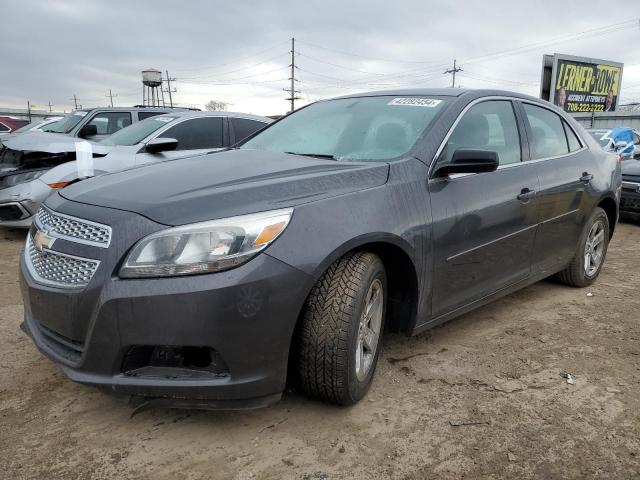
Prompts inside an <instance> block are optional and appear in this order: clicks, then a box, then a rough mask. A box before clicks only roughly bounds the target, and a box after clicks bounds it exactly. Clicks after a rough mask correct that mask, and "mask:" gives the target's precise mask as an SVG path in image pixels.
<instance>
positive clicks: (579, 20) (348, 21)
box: [0, 0, 640, 114]
mask: <svg viewBox="0 0 640 480" xmlns="http://www.w3.org/2000/svg"><path fill="white" fill-rule="evenodd" d="M524 3H525V2H518V1H513V0H492V1H491V2H488V1H486V0H477V1H451V0H435V1H434V0H411V1H408V0H407V1H403V0H395V1H389V0H363V1H348V0H341V1H334V0H321V1H315V0H305V1H293V0H290V1H289V0H288V1H282V0H270V1H240V0H238V1H234V2H229V1H188V0H175V1H164V0H154V1H153V2H151V1H149V2H147V1H132V0H127V1H120V0H115V1H114V0H111V1H106V0H105V1H99V0H95V1H76V0H50V1H44V0H42V1H31V0H2V4H1V6H0V31H1V32H2V43H3V47H2V49H0V71H1V72H2V81H1V87H0V107H24V106H25V104H26V101H27V100H30V101H31V102H32V103H35V104H36V105H37V106H38V108H48V107H47V106H46V105H47V104H48V103H49V102H51V103H53V104H54V105H55V106H54V107H53V108H54V110H58V111H61V110H67V111H68V110H69V109H71V108H72V107H73V101H72V97H73V95H74V94H75V95H77V97H78V101H79V103H80V104H82V105H83V106H84V107H91V106H99V105H107V104H108V102H109V100H108V99H107V98H106V97H105V94H106V93H108V91H109V89H111V90H112V92H113V93H114V94H115V95H117V97H115V98H114V104H115V105H116V106H118V105H121V106H125V105H127V106H128V105H133V104H136V103H142V86H141V74H140V71H141V70H143V69H145V68H149V67H152V68H156V69H159V70H162V71H165V70H168V71H169V74H170V76H171V77H175V78H176V81H175V82H174V84H173V85H172V86H175V87H176V89H177V92H176V93H174V94H173V95H174V102H176V103H178V104H180V105H188V106H196V107H203V105H204V104H205V103H206V102H208V101H209V100H212V99H215V100H220V101H224V102H228V103H229V104H230V106H229V110H234V111H242V112H251V113H257V114H281V113H285V112H286V111H287V109H288V103H287V102H285V100H284V98H285V97H286V96H287V94H286V93H285V92H283V91H282V89H283V88H287V87H288V86H289V83H288V81H287V78H288V77H289V76H290V75H289V73H290V72H289V69H288V65H289V64H290V60H291V56H290V53H289V50H290V42H291V40H290V39H291V37H295V38H296V51H297V52H298V54H297V55H296V58H295V61H296V65H298V66H299V69H298V70H296V77H297V78H299V80H300V82H299V83H297V84H296V87H297V89H299V90H300V91H301V93H300V96H301V97H302V100H300V101H299V103H298V105H302V104H304V103H307V102H309V101H313V100H316V99H319V98H326V97H330V96H336V95H340V94H345V93H351V92H356V91H365V90H380V89H385V88H392V87H396V86H418V87H420V86H431V87H443V86H448V85H450V83H451V77H450V75H445V74H443V71H444V70H445V69H446V68H447V65H448V64H451V63H452V62H453V59H454V58H457V59H458V63H459V65H460V66H461V67H462V68H463V69H464V71H463V72H460V73H459V74H458V77H457V79H456V80H457V83H458V84H459V85H461V86H462V87H468V88H479V87H492V88H503V89H508V90H515V91H520V92H525V93H529V94H533V95H538V94H539V88H540V87H539V81H540V68H541V62H542V54H543V53H554V52H558V53H567V54H573V55H580V56H590V57H595V58H602V59H608V60H615V61H619V62H623V63H624V64H625V70H624V73H623V80H622V94H621V101H622V102H628V101H639V100H640V47H639V46H640V26H639V24H638V18H637V17H638V16H640V9H638V0H618V1H615V2H614V1H611V0H607V1H595V0H576V1H573V0H564V1H562V2H558V1H556V0H552V1H548V0H537V1H535V2H533V1H530V2H526V5H523V4H524ZM634 16H635V18H634ZM622 22H627V23H622ZM614 24H617V25H615V26H612V25H614ZM520 47H522V48H520ZM167 100H168V99H167Z"/></svg>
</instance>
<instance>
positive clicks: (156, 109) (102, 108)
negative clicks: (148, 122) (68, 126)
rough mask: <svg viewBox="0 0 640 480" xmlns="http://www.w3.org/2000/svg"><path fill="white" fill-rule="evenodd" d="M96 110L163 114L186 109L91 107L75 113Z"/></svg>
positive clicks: (80, 109)
mask: <svg viewBox="0 0 640 480" xmlns="http://www.w3.org/2000/svg"><path fill="white" fill-rule="evenodd" d="M94 110H101V111H106V112H158V111H159V112H162V113H169V112H172V111H174V110H175V111H177V112H184V111H185V110H187V109H185V108H181V107H173V108H172V107H91V108H79V109H77V110H74V112H93V111H94ZM72 113H73V112H72Z"/></svg>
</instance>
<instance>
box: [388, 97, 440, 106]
mask: <svg viewBox="0 0 640 480" xmlns="http://www.w3.org/2000/svg"><path fill="white" fill-rule="evenodd" d="M440 102H442V100H436V99H435V98H423V97H398V98H394V99H393V100H391V101H390V102H389V103H387V105H406V106H409V107H437V106H438V104H440Z"/></svg>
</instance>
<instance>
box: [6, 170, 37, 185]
mask: <svg viewBox="0 0 640 480" xmlns="http://www.w3.org/2000/svg"><path fill="white" fill-rule="evenodd" d="M45 172H46V170H35V171H33V172H25V173H16V174H15V175H7V176H6V177H4V182H3V183H4V184H5V186H7V187H13V186H15V185H19V184H21V183H26V182H30V181H31V180H35V179H36V178H38V177H40V176H42V175H43V174H44V173H45Z"/></svg>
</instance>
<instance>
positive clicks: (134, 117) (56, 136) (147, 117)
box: [0, 108, 271, 228]
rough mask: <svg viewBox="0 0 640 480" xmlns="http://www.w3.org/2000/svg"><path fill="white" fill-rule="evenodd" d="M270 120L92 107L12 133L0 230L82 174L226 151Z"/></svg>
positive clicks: (27, 221)
mask: <svg viewBox="0 0 640 480" xmlns="http://www.w3.org/2000/svg"><path fill="white" fill-rule="evenodd" d="M132 122H133V123H132ZM270 122H271V120H270V119H268V118H265V117H258V116H255V115H247V114H240V113H228V112H197V111H191V110H186V109H174V110H172V111H171V112H170V113H168V114H167V112H166V110H162V109H158V108H147V109H144V108H142V109H140V108H135V109H124V108H118V109H94V110H81V111H77V112H73V113H72V114H70V115H68V116H67V117H64V118H63V119H58V120H57V121H56V122H53V123H49V124H46V125H41V126H38V127H37V129H36V130H34V129H30V130H29V131H27V132H24V133H22V134H15V135H12V136H11V137H10V138H7V139H5V140H3V142H2V143H3V146H4V147H3V148H2V150H1V151H0V226H5V227H12V228H28V227H29V226H30V225H31V223H32V221H33V218H34V215H35V213H36V212H37V210H38V207H39V206H40V204H41V203H42V201H44V199H45V198H47V197H48V196H49V195H50V194H51V193H52V192H53V191H55V190H57V189H60V188H64V187H66V186H68V185H70V184H72V183H74V182H78V181H80V180H84V179H85V178H87V177H89V176H95V175H101V174H104V173H108V172H115V171H118V170H122V169H125V168H131V167H134V166H136V165H141V164H144V163H149V162H159V161H163V160H169V159H175V158H179V157H185V156H193V155H197V154H201V153H206V152H211V151H215V150H220V149H223V148H227V147H229V146H231V145H233V144H235V143H237V142H239V141H240V140H242V139H243V138H245V137H247V136H249V135H251V134H252V133H254V132H255V131H257V130H260V129H261V128H263V127H264V126H265V125H267V124H268V123H270ZM82 139H88V140H90V148H91V155H92V157H93V162H92V165H91V168H90V169H89V170H87V169H86V168H81V166H80V165H79V162H78V161H77V160H76V148H77V146H76V144H77V142H78V141H81V140H82ZM96 140H100V141H96Z"/></svg>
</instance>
